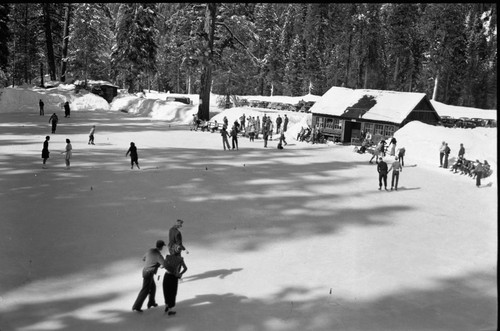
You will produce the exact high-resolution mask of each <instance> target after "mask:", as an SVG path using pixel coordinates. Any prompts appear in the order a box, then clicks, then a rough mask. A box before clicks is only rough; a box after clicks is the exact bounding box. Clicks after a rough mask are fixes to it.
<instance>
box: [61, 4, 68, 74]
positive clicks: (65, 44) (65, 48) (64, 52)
mask: <svg viewBox="0 0 500 331" xmlns="http://www.w3.org/2000/svg"><path fill="white" fill-rule="evenodd" d="M70 10H71V3H69V2H68V3H67V4H66V11H65V13H64V35H63V44H62V59H61V78H60V79H59V80H60V81H61V82H63V83H64V82H65V81H66V64H67V60H68V59H67V57H68V42H69V12H70Z"/></svg>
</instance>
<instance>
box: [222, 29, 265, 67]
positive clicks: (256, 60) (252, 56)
mask: <svg viewBox="0 0 500 331" xmlns="http://www.w3.org/2000/svg"><path fill="white" fill-rule="evenodd" d="M215 24H216V25H220V26H223V27H225V28H226V30H227V31H228V32H229V34H231V37H232V38H233V39H234V40H236V41H237V42H238V43H239V44H240V45H241V46H243V48H244V49H245V51H246V52H247V53H248V55H250V58H251V59H252V60H253V61H254V62H255V64H257V65H259V64H260V63H261V62H262V61H261V60H259V59H258V58H257V57H256V56H255V55H253V54H252V52H250V51H249V50H248V48H247V47H246V46H245V44H243V43H242V42H241V41H240V40H239V39H238V37H236V36H235V35H234V33H233V31H231V29H230V28H229V27H228V26H227V25H226V24H225V23H219V22H215Z"/></svg>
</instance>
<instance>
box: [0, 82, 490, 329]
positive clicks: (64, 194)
mask: <svg viewBox="0 0 500 331" xmlns="http://www.w3.org/2000/svg"><path fill="white" fill-rule="evenodd" d="M0 93H1V95H0V184H1V185H0V206H1V209H2V212H1V213H0V215H1V216H0V219H1V221H0V234H1V237H0V238H1V240H0V252H1V253H0V263H1V266H2V267H1V269H0V330H2V331H9V330H173V331H177V330H178V331H197V330H237V331H247V330H248V331H250V330H251V331H261V330H280V331H282V330H287V331H288V330H290V331H291V330H294V331H295V330H319V331H321V330H325V331H326V330H467V331H468V330H496V329H497V308H498V305H497V239H498V238H497V216H498V204H497V201H498V190H497V188H498V185H497V130H496V128H493V129H492V128H476V129H458V128H444V127H433V126H428V125H425V124H422V123H420V122H412V123H410V124H408V125H406V126H405V127H404V128H402V129H401V130H399V131H397V132H396V134H395V137H396V138H397V140H398V145H399V146H400V147H401V146H404V147H405V148H406V150H407V156H406V158H405V164H406V165H416V166H409V167H405V168H404V170H403V172H402V174H401V178H400V184H399V187H400V189H399V190H398V191H397V192H385V191H378V190H377V188H378V176H377V172H376V166H375V165H370V164H369V163H368V160H369V158H370V155H367V154H365V155H360V154H357V153H353V148H352V147H351V146H341V145H333V144H327V145H310V144H307V143H304V142H297V141H295V140H294V139H293V137H294V136H295V135H296V132H297V131H298V130H299V129H300V127H299V126H300V125H302V124H303V123H304V122H306V121H307V117H308V116H310V115H307V114H301V113H294V112H286V111H272V110H265V109H260V110H259V109H257V108H248V107H245V108H232V109H229V110H226V111H224V112H221V113H219V114H218V115H216V118H222V117H223V116H227V117H228V119H229V121H230V122H232V121H234V120H235V119H236V118H238V117H239V116H241V114H242V113H245V114H246V116H260V117H262V115H263V113H266V114H268V115H271V117H273V118H274V117H275V116H277V114H281V115H282V116H283V115H284V114H285V113H286V114H287V115H288V116H289V117H290V129H289V135H288V137H287V141H288V145H287V146H286V147H285V149H283V150H278V149H276V144H277V141H276V140H273V141H271V142H270V143H269V147H268V148H264V147H263V142H262V140H260V139H259V140H256V141H255V142H250V141H249V140H248V139H247V138H240V140H239V147H240V149H239V151H223V150H222V142H221V137H220V135H219V134H216V133H207V132H199V131H198V132H194V131H189V129H188V126H187V124H188V123H189V121H190V120H191V118H192V114H194V113H195V112H196V110H197V99H198V97H197V96H195V95H191V96H189V97H191V99H192V100H193V101H194V102H193V105H184V104H181V103H177V102H167V101H165V99H166V94H162V93H153V92H152V93H145V96H144V97H143V98H140V97H135V96H121V95H120V96H119V97H117V98H116V99H115V100H114V101H113V102H112V104H111V105H108V104H107V102H105V101H104V100H103V99H102V98H100V97H97V96H95V95H92V94H80V95H75V94H74V93H73V91H72V89H71V86H62V87H59V88H54V89H47V90H39V89H30V88H24V89H22V88H20V89H11V88H10V89H3V90H0ZM80 93H83V92H80ZM40 98H43V100H44V102H45V109H46V110H45V116H39V115H38V100H39V99H40ZM255 98H257V97H255V96H252V97H248V98H247V99H248V100H251V99H255ZM273 98H275V99H274V101H277V102H279V97H273ZM284 99H285V98H283V101H282V102H288V101H286V100H284ZM66 100H68V101H70V103H71V108H72V113H71V118H64V116H62V113H63V111H62V108H61V105H62V103H63V102H64V101H66ZM211 102H212V106H213V110H214V112H216V111H217V110H216V108H215V96H212V98H211ZM125 111H127V113H125ZM53 112H57V113H58V114H59V117H60V123H59V125H58V129H57V132H56V134H50V124H49V123H48V118H49V116H50V114H51V113H53ZM92 125H96V134H95V142H96V145H95V146H91V145H88V144H87V141H88V132H89V130H90V128H91V126H92ZM46 135H50V136H51V140H50V146H49V149H50V151H51V154H50V158H49V160H48V163H47V165H48V169H42V167H41V158H40V152H41V149H42V143H43V140H44V138H45V136H46ZM66 138H69V139H71V142H72V145H73V149H74V153H73V159H72V163H71V169H69V170H66V169H65V166H64V159H63V156H62V155H61V154H60V152H62V151H63V149H64V146H65V142H64V140H65V139H66ZM443 140H444V141H447V142H448V143H449V145H450V147H451V149H452V156H453V158H452V160H451V162H453V159H454V157H455V156H456V155H457V152H458V148H459V144H460V143H463V144H464V146H465V148H466V154H465V155H466V157H467V158H471V159H480V160H485V159H486V160H488V162H489V163H490V164H491V165H492V168H493V169H494V173H493V175H492V176H490V177H488V178H486V179H484V180H483V185H482V186H481V188H476V186H475V182H474V181H473V180H472V179H471V178H468V177H464V176H461V175H458V174H452V173H451V172H450V171H448V170H445V169H442V168H439V167H438V163H439V157H438V148H439V145H440V144H441V141H443ZM131 141H134V142H135V143H136V145H137V147H138V152H139V163H140V165H141V170H137V169H134V170H131V169H130V161H129V158H127V157H125V153H126V151H127V149H128V146H129V144H130V142H131ZM387 159H388V163H390V159H389V158H387ZM389 182H390V177H389ZM178 218H181V219H183V220H184V221H185V223H184V227H183V228H182V233H183V237H184V241H185V244H186V246H187V248H188V250H189V254H185V255H184V256H185V259H186V263H187V266H188V268H189V270H188V272H187V273H186V275H185V276H184V280H183V281H182V282H181V283H180V285H179V293H178V296H177V315H176V316H175V317H168V316H165V315H164V313H163V308H164V306H160V307H158V308H155V309H151V310H147V311H145V312H144V313H143V314H137V313H133V312H132V311H131V307H132V303H133V301H134V300H135V298H136V296H137V293H138V291H139V289H140V287H141V283H142V279H141V269H142V261H141V257H142V255H143V254H144V252H145V251H146V250H147V249H148V248H150V247H152V246H153V245H154V243H155V241H156V240H157V239H166V238H167V235H168V230H169V228H170V227H171V226H172V225H173V224H174V222H175V220H176V219H178ZM160 276H161V275H160ZM156 299H157V301H158V302H159V303H160V304H162V303H163V296H162V292H161V277H160V280H159V283H158V291H157V295H156Z"/></svg>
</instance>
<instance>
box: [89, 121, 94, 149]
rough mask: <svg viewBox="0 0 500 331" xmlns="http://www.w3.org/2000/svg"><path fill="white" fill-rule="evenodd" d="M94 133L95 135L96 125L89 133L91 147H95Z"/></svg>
mask: <svg viewBox="0 0 500 331" xmlns="http://www.w3.org/2000/svg"><path fill="white" fill-rule="evenodd" d="M94 133H95V125H92V128H91V129H90V133H89V145H95V144H94Z"/></svg>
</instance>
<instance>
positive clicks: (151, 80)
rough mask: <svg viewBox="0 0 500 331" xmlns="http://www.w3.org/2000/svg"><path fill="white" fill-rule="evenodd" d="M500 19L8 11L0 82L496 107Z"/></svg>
mask: <svg viewBox="0 0 500 331" xmlns="http://www.w3.org/2000/svg"><path fill="white" fill-rule="evenodd" d="M496 22H497V16H496V4H493V3H385V4H383V3H292V4H285V3H207V4H203V3H121V4H119V3H7V4H0V80H1V81H2V84H3V85H12V84H14V85H21V84H24V83H37V84H41V81H40V77H42V75H43V74H49V75H50V77H51V80H59V81H61V82H68V81H69V80H70V79H71V80H74V79H79V80H83V81H84V80H86V79H94V80H95V79H97V80H99V79H103V80H109V81H111V82H113V83H115V84H117V85H119V86H120V87H122V88H127V89H128V90H129V91H130V92H135V91H139V90H142V89H155V90H159V91H172V92H177V93H200V94H207V93H208V92H207V91H210V90H211V91H212V92H213V93H217V94H225V95H234V94H236V95H290V96H296V95H304V94H307V93H312V94H316V95H322V94H323V93H324V92H326V91H327V90H328V89H329V88H330V87H331V86H345V87H352V88H370V89H384V90H396V91H416V92H425V93H427V94H428V95H429V97H433V98H434V99H435V100H437V101H441V102H444V103H447V104H452V105H460V106H470V107H478V108H490V109H491V108H496V107H497V92H496V91H497V34H496V32H497V23H496Z"/></svg>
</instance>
